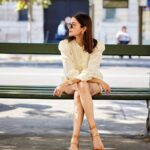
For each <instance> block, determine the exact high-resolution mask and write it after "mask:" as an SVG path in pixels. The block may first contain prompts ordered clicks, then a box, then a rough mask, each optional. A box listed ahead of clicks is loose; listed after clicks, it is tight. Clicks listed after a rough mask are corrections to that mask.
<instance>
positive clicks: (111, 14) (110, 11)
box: [105, 9, 116, 20]
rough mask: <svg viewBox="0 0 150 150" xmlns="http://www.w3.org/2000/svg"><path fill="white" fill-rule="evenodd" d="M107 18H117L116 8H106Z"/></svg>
mask: <svg viewBox="0 0 150 150" xmlns="http://www.w3.org/2000/svg"><path fill="white" fill-rule="evenodd" d="M105 10H106V15H105V20H114V19H115V18H116V9H105Z"/></svg>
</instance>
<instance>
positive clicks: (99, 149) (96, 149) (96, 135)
mask: <svg viewBox="0 0 150 150" xmlns="http://www.w3.org/2000/svg"><path fill="white" fill-rule="evenodd" d="M94 129H95V130H97V128H96V125H95V126H93V127H91V128H90V135H91V138H92V142H94V138H95V137H98V138H100V135H99V133H98V132H97V131H96V133H93V130H94ZM100 142H101V147H100V148H95V147H94V144H93V150H104V145H103V143H102V141H101V138H100Z"/></svg>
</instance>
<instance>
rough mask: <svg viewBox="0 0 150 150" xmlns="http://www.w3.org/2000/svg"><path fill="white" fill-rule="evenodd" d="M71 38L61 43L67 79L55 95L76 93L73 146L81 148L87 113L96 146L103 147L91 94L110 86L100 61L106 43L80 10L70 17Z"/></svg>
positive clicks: (99, 149)
mask: <svg viewBox="0 0 150 150" xmlns="http://www.w3.org/2000/svg"><path fill="white" fill-rule="evenodd" d="M68 28H69V37H68V39H65V40H62V41H61V42H60V43H59V50H60V52H61V55H62V61H63V67H64V73H65V80H64V82H63V83H62V84H60V85H59V86H57V87H56V89H55V91H54V95H56V96H61V95H62V93H63V92H65V93H67V94H74V126H73V134H72V138H71V144H70V150H78V149H79V144H78V140H79V135H80V128H81V125H82V121H83V117H84V114H85V115H86V117H87V120H88V123H89V127H90V133H91V137H92V141H93V149H94V150H104V146H103V143H102V141H101V138H100V136H99V133H98V130H97V127H96V123H95V120H94V113H93V101H92V96H93V95H95V94H98V93H99V92H101V89H103V90H104V91H105V92H106V93H110V87H109V85H108V84H107V83H105V82H104V81H103V80H102V75H101V73H100V72H99V65H100V61H101V59H102V52H103V51H104V49H105V46H104V45H103V44H102V43H101V42H97V40H95V39H93V38H92V22H91V19H90V17H89V16H87V15H85V14H77V15H75V16H73V17H72V18H71V24H69V26H68Z"/></svg>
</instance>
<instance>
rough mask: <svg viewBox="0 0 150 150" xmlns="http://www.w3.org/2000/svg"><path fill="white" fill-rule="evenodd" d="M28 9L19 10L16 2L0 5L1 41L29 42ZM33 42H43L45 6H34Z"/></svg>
mask: <svg viewBox="0 0 150 150" xmlns="http://www.w3.org/2000/svg"><path fill="white" fill-rule="evenodd" d="M28 30H29V24H28V20H27V10H25V11H20V12H18V11H17V10H16V2H8V3H5V4H3V5H0V42H19V43H20V42H21V43H27V42H29V41H30V39H29V32H28ZM31 35H32V36H31V42H40V43H41V42H43V8H42V7H41V6H37V5H34V6H33V19H32V29H31Z"/></svg>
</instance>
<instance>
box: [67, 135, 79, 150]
mask: <svg viewBox="0 0 150 150" xmlns="http://www.w3.org/2000/svg"><path fill="white" fill-rule="evenodd" d="M78 139H79V136H77V135H73V136H72V139H71V143H70V148H69V150H74V149H72V148H71V146H72V145H75V146H77V150H79V143H78V142H77V141H78Z"/></svg>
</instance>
